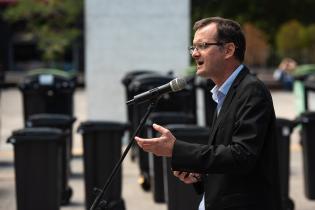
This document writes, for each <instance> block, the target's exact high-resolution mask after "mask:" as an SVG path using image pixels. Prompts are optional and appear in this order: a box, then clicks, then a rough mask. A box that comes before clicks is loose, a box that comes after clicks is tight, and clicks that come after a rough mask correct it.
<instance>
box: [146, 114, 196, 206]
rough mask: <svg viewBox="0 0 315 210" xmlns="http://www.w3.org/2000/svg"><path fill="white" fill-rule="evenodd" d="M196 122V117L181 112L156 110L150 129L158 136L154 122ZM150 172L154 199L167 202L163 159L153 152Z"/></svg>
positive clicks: (153, 135) (150, 159)
mask: <svg viewBox="0 0 315 210" xmlns="http://www.w3.org/2000/svg"><path fill="white" fill-rule="evenodd" d="M153 123H157V124H159V125H162V126H163V125H168V124H194V123H195V121H194V118H193V117H192V116H191V115H187V114H185V113H181V112H155V113H152V114H151V115H150V117H149V118H148V131H149V134H148V135H149V136H150V137H156V136H157V135H160V134H158V133H157V132H156V131H155V130H154V129H152V124H153ZM149 169H150V170H149V174H150V183H151V187H152V194H153V199H154V201H155V202H158V203H163V202H165V195H164V177H163V174H164V172H163V159H162V157H158V156H156V155H154V154H152V153H149Z"/></svg>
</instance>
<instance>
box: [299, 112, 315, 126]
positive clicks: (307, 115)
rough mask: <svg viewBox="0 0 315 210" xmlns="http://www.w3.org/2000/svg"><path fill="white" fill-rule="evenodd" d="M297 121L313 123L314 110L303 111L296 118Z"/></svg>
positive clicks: (314, 121)
mask: <svg viewBox="0 0 315 210" xmlns="http://www.w3.org/2000/svg"><path fill="white" fill-rule="evenodd" d="M298 121H299V122H300V123H301V124H308V123H315V112H312V111H306V112H303V113H302V114H301V115H300V117H299V118H298Z"/></svg>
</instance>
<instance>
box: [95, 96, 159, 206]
mask: <svg viewBox="0 0 315 210" xmlns="http://www.w3.org/2000/svg"><path fill="white" fill-rule="evenodd" d="M159 99H160V97H157V98H153V99H151V101H150V104H149V106H148V108H147V111H146V113H145V115H144V116H143V117H142V119H141V121H140V124H139V125H138V127H137V129H136V131H135V132H134V134H133V135H132V137H131V140H130V141H129V144H128V146H127V148H126V149H125V151H124V153H123V155H122V156H121V157H120V159H119V161H118V162H117V164H116V165H115V167H114V169H113V171H112V173H111V174H110V176H109V177H108V179H107V181H106V184H105V185H104V186H103V188H102V189H98V188H94V189H95V191H96V192H97V196H96V198H95V200H94V201H93V204H92V206H91V207H90V210H106V209H108V205H109V203H108V202H107V201H106V200H104V199H102V197H103V196H104V194H105V192H106V191H107V190H108V188H109V185H110V184H111V183H112V181H113V178H114V177H115V175H116V174H117V172H118V171H119V169H120V167H121V164H122V162H123V160H124V159H125V157H126V155H127V154H128V152H129V150H130V148H131V146H132V145H133V143H134V141H135V136H136V135H137V134H138V133H139V132H140V130H141V129H142V128H143V126H144V123H145V122H146V120H147V119H148V117H149V115H150V113H151V112H152V111H153V109H154V108H155V106H156V103H157V102H158V100H159Z"/></svg>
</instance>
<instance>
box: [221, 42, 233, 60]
mask: <svg viewBox="0 0 315 210" xmlns="http://www.w3.org/2000/svg"><path fill="white" fill-rule="evenodd" d="M235 50H236V46H235V44H234V43H232V42H229V43H226V44H225V45H224V53H225V59H229V58H231V57H233V56H234V52H235Z"/></svg>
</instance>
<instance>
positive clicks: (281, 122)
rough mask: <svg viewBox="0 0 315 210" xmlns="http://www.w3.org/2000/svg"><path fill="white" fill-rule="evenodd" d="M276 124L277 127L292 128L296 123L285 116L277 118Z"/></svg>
mask: <svg viewBox="0 0 315 210" xmlns="http://www.w3.org/2000/svg"><path fill="white" fill-rule="evenodd" d="M276 125H277V127H288V128H290V129H293V128H294V127H295V126H296V125H297V122H296V121H294V120H289V119H285V118H277V119H276Z"/></svg>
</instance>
